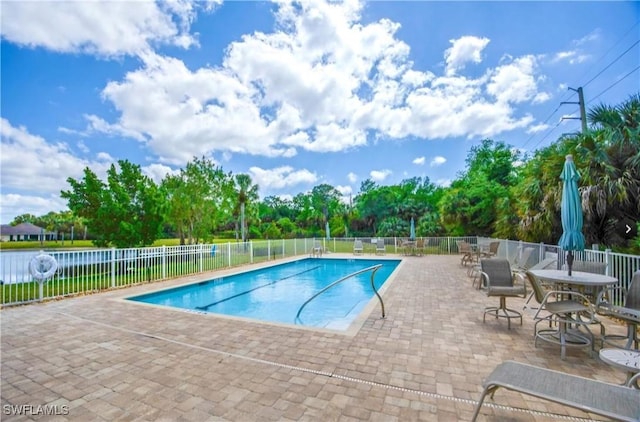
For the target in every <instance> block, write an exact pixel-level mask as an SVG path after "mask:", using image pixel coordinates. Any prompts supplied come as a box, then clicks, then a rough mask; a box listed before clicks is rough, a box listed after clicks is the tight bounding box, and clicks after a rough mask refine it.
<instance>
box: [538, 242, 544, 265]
mask: <svg viewBox="0 0 640 422" xmlns="http://www.w3.org/2000/svg"><path fill="white" fill-rule="evenodd" d="M543 260H544V243H543V242H540V253H539V254H538V262H542V261H543Z"/></svg>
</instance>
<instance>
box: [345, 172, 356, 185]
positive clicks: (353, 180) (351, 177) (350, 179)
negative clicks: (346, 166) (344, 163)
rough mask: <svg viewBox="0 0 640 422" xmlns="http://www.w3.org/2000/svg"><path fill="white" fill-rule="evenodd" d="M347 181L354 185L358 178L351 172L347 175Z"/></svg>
mask: <svg viewBox="0 0 640 422" xmlns="http://www.w3.org/2000/svg"><path fill="white" fill-rule="evenodd" d="M347 179H348V180H349V182H351V183H355V182H356V181H357V180H358V176H357V175H356V174H355V173H353V172H349V174H347Z"/></svg>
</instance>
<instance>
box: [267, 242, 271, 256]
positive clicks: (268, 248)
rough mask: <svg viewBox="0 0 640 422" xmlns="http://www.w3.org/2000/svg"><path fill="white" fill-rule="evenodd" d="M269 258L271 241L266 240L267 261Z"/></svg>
mask: <svg viewBox="0 0 640 422" xmlns="http://www.w3.org/2000/svg"><path fill="white" fill-rule="evenodd" d="M270 256H271V239H267V261H268V260H269V257H270Z"/></svg>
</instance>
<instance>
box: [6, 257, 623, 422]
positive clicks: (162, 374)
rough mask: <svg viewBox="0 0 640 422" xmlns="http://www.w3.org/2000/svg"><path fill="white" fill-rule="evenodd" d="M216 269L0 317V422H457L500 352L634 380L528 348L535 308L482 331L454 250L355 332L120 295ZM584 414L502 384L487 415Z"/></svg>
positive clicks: (423, 268)
mask: <svg viewBox="0 0 640 422" xmlns="http://www.w3.org/2000/svg"><path fill="white" fill-rule="evenodd" d="M332 256H335V255H332ZM350 257H352V256H350ZM365 257H368V256H365ZM240 270H244V269H234V270H232V272H236V271H240ZM226 272H229V271H224V272H216V273H215V276H218V275H220V274H221V273H226ZM213 274H214V273H208V274H204V275H198V276H197V277H191V278H186V279H185V278H183V279H180V280H170V281H166V282H160V283H154V284H150V285H142V286H137V287H133V288H128V289H122V290H116V291H111V292H106V293H100V294H94V295H89V296H83V297H76V298H71V299H64V300H60V301H55V302H49V303H44V304H33V305H28V306H22V307H15V308H7V309H3V310H2V311H1V313H0V317H1V318H2V322H1V323H2V325H1V329H2V331H1V333H2V349H1V353H2V355H1V363H2V367H1V370H2V385H1V387H2V389H1V397H2V420H3V421H5V420H47V421H48V420H55V421H67V420H69V421H288V420H290V421H298V420H301V421H417V420H421V421H458V420H469V419H470V418H471V415H472V413H473V408H474V404H475V401H476V400H477V399H478V398H479V396H480V393H481V391H482V387H481V383H482V379H483V378H484V377H485V376H486V375H487V374H488V373H489V372H490V371H491V370H492V369H493V368H494V367H495V366H496V365H497V364H498V363H500V362H502V361H503V360H506V359H513V360H516V361H520V362H526V363H530V364H534V365H540V366H544V367H547V368H552V369H557V370H560V371H565V372H569V373H572V374H576V375H581V376H586V377H590V378H596V379H599V380H603V381H608V382H613V383H622V382H623V381H624V378H625V374H624V373H623V372H622V371H620V370H618V369H614V368H612V367H610V366H608V365H606V364H605V363H603V362H601V361H600V360H599V359H598V358H597V356H595V357H590V356H589V353H588V349H583V348H580V349H571V348H570V349H568V351H567V358H566V360H565V361H561V360H560V350H559V347H557V346H554V345H550V344H542V342H539V344H538V348H535V347H534V343H533V336H532V334H533V321H532V314H525V317H524V323H523V325H522V326H520V325H519V324H518V323H517V322H516V323H515V324H514V325H513V326H512V328H511V330H508V329H507V323H506V321H504V320H499V321H497V320H495V319H490V318H488V319H487V322H486V323H483V322H482V313H483V312H482V310H483V308H484V307H485V306H488V305H492V304H497V302H498V298H493V297H492V298H489V297H487V296H486V295H485V293H484V292H482V291H479V290H476V289H474V288H472V287H471V280H470V279H469V278H468V277H467V275H466V269H463V268H461V267H460V265H459V257H457V256H424V257H405V258H404V261H403V263H402V264H401V265H400V267H399V268H398V270H397V271H396V273H395V277H394V278H393V279H392V280H391V282H390V284H389V285H388V286H387V287H386V291H385V292H384V294H383V297H384V300H385V305H386V310H387V318H386V319H384V320H383V319H381V318H380V308H379V305H378V304H377V303H375V304H372V305H371V312H370V314H369V315H368V317H367V318H366V319H365V320H364V322H363V324H362V326H361V327H360V328H359V329H357V328H356V329H355V330H353V332H352V333H351V334H344V333H338V332H330V331H327V330H312V329H305V328H297V327H292V326H285V325H277V324H267V323H258V322H251V321H246V320H238V319H233V318H225V317H219V316H215V315H201V314H196V313H189V312H184V311H178V310H171V309H165V308H159V307H153V306H148V305H143V304H136V303H131V302H128V301H124V300H122V298H123V297H126V296H130V295H133V294H136V293H143V292H146V291H151V290H155V289H158V288H161V287H167V286H173V285H179V284H183V283H185V282H193V281H194V280H206V279H209V278H212V277H213V276H214V275H213ZM523 303H524V300H521V299H511V298H509V299H508V300H507V304H508V305H509V306H510V307H512V308H516V309H521V308H522V304H523ZM603 319H604V318H603ZM604 322H605V325H606V326H607V333H610V332H611V333H620V334H623V333H625V327H624V326H621V325H619V324H617V323H615V322H613V321H610V320H607V319H604ZM47 412H50V413H57V415H44V413H47ZM589 416H590V415H589V414H587V413H584V412H581V411H578V410H574V409H567V408H565V407H563V406H560V405H556V404H553V403H550V402H546V401H541V400H537V399H535V398H531V397H526V396H522V395H520V394H518V393H512V392H509V391H505V390H500V391H498V392H497V393H496V397H495V401H491V400H487V402H486V404H485V406H484V407H483V409H482V412H481V417H480V420H492V421H545V420H561V419H565V420H566V419H567V417H569V419H573V420H579V419H580V418H587V419H588V418H589Z"/></svg>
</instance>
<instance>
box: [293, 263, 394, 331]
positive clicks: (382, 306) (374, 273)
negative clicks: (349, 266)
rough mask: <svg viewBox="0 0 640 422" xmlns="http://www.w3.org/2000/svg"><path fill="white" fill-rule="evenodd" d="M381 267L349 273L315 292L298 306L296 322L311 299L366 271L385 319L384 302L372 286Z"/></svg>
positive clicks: (374, 266)
mask: <svg viewBox="0 0 640 422" xmlns="http://www.w3.org/2000/svg"><path fill="white" fill-rule="evenodd" d="M381 267H382V264H377V265H373V266H371V267H367V268H364V269H362V270H358V271H356V272H353V273H351V274H349V275H346V276H344V277H342V278H341V279H339V280H336V281H334V282H333V283H331V284H329V285H328V286H327V287H325V288H324V289H322V290H320V291H319V292H317V293H316V294H314V295H313V296H311V297H310V298H309V299H307V301H306V302H304V303H303V304H302V306H300V309H298V313H297V314H296V322H298V321H300V322H302V321H301V320H300V313H301V312H302V309H304V307H305V306H307V304H308V303H309V302H311V301H312V300H313V299H315V298H316V297H318V296H319V295H321V294H322V293H324V292H326V291H327V290H329V289H330V288H332V287H333V286H335V285H336V284H339V283H342V282H343V281H345V280H348V279H350V278H352V277H355V276H357V275H358V274H362V273H366V272H367V271H371V288H373V292H374V293H375V294H376V296H377V297H378V300H379V301H380V306H381V308H382V318H384V317H385V313H384V302H383V301H382V297H380V294H378V289H376V286H375V284H374V278H375V276H376V271H378V270H379V269H380V268H381Z"/></svg>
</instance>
